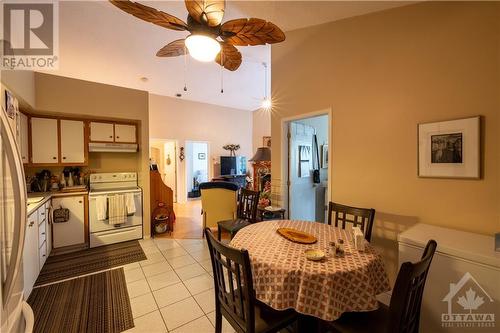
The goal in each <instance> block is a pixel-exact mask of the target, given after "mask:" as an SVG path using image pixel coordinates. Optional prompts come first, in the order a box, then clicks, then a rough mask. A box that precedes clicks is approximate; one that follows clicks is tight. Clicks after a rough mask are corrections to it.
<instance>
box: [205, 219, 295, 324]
mask: <svg viewBox="0 0 500 333" xmlns="http://www.w3.org/2000/svg"><path fill="white" fill-rule="evenodd" d="M205 237H206V239H207V243H208V250H209V251H210V258H211V260H212V270H213V277H214V285H215V288H214V289H215V332H216V333H220V332H222V316H224V318H226V320H227V321H228V322H229V324H231V326H232V327H233V329H234V330H235V331H236V332H244V333H264V332H265V333H271V332H277V331H278V330H280V329H283V328H285V327H287V326H289V325H290V324H292V323H293V322H295V320H296V319H297V318H298V314H297V313H296V312H295V311H293V310H292V309H288V310H284V311H277V310H274V309H272V308H271V307H269V306H267V305H265V304H264V303H262V302H259V301H258V300H257V299H256V298H255V291H254V289H253V280H252V269H251V266H250V257H249V255H248V251H247V250H237V249H234V248H231V247H229V246H226V245H224V244H223V243H221V242H219V241H218V240H216V239H215V237H214V235H213V234H212V232H211V230H210V229H208V228H206V229H205Z"/></svg>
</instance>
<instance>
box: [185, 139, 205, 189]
mask: <svg viewBox="0 0 500 333" xmlns="http://www.w3.org/2000/svg"><path fill="white" fill-rule="evenodd" d="M208 158H209V146H208V142H200V141H186V191H187V196H188V198H190V199H193V198H199V197H200V196H201V193H200V190H199V185H200V184H201V183H204V182H207V181H208V178H209V177H208V175H209V164H208Z"/></svg>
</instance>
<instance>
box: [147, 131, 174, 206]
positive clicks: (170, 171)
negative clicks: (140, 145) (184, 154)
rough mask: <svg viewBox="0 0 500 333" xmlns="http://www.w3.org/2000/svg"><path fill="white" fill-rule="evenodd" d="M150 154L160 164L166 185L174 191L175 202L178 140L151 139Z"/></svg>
mask: <svg viewBox="0 0 500 333" xmlns="http://www.w3.org/2000/svg"><path fill="white" fill-rule="evenodd" d="M149 156H150V158H151V162H152V163H154V164H156V165H157V166H158V172H159V173H160V175H161V178H162V180H163V182H164V183H165V185H167V186H168V187H170V188H171V189H172V191H173V192H174V202H177V158H176V156H177V142H176V141H175V140H159V139H151V140H150V152H149Z"/></svg>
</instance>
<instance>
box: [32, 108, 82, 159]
mask: <svg viewBox="0 0 500 333" xmlns="http://www.w3.org/2000/svg"><path fill="white" fill-rule="evenodd" d="M85 132H86V131H85V122H84V121H83V120H67V119H55V118H42V117H31V163H32V164H33V165H75V166H76V165H86V164H87V152H88V147H87V145H86V144H85V143H86V141H85Z"/></svg>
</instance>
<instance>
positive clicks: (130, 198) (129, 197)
mask: <svg viewBox="0 0 500 333" xmlns="http://www.w3.org/2000/svg"><path fill="white" fill-rule="evenodd" d="M134 197H135V193H127V194H125V206H126V208H127V215H133V214H135V211H136V208H135V200H134Z"/></svg>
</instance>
